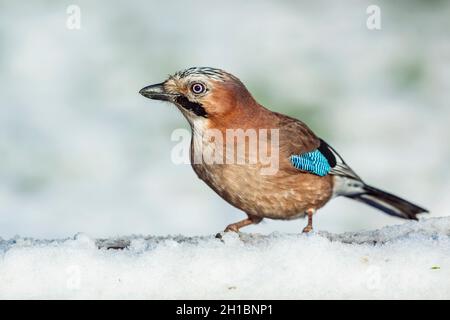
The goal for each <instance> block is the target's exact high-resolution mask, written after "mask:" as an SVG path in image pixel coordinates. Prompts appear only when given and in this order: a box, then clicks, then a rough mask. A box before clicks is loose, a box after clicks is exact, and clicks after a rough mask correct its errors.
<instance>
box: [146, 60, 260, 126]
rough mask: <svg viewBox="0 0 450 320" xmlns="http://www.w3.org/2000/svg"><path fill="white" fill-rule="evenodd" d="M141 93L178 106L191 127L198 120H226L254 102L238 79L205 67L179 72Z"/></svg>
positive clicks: (221, 71) (218, 70)
mask: <svg viewBox="0 0 450 320" xmlns="http://www.w3.org/2000/svg"><path fill="white" fill-rule="evenodd" d="M139 93H140V94H142V95H143V96H144V97H147V98H149V99H154V100H163V101H169V102H171V103H173V104H175V105H176V106H177V107H178V109H180V111H181V112H182V113H183V115H184V116H185V117H186V118H187V120H188V121H189V122H190V123H191V124H192V123H193V122H195V121H196V120H205V119H210V120H214V119H216V120H217V119H221V118H225V117H227V116H229V115H230V114H233V113H236V111H242V110H241V109H242V106H245V105H249V102H253V101H254V100H253V98H252V96H251V95H250V93H249V92H248V90H247V89H246V87H245V86H244V85H243V84H242V82H241V81H240V80H239V79H238V78H236V77H235V76H233V75H232V74H230V73H228V72H225V71H223V70H220V69H214V68H206V67H202V68H201V67H193V68H189V69H186V70H183V71H179V72H177V73H175V74H173V75H171V76H169V78H168V79H167V80H165V81H164V82H162V83H158V84H154V85H150V86H147V87H145V88H142V89H141V90H140V91H139Z"/></svg>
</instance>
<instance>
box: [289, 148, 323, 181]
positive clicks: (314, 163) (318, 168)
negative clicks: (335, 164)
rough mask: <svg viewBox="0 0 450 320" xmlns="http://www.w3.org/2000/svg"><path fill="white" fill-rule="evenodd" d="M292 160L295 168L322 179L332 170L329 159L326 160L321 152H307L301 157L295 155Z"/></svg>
mask: <svg viewBox="0 0 450 320" xmlns="http://www.w3.org/2000/svg"><path fill="white" fill-rule="evenodd" d="M290 160H291V163H292V165H293V166H294V167H295V168H297V169H299V170H303V171H307V172H310V173H313V174H315V175H318V176H321V177H323V176H326V175H327V174H328V173H329V172H330V170H331V166H330V164H329V163H328V160H327V158H325V156H324V155H323V154H322V153H321V152H320V151H319V150H314V151H311V152H306V153H303V154H300V155H295V154H294V155H292V156H291V157H290Z"/></svg>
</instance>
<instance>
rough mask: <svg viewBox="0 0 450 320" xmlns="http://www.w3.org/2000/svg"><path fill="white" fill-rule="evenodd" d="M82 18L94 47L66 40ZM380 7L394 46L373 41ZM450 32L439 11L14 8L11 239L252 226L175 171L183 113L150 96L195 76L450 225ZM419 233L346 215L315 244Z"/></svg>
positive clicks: (195, 5)
mask: <svg viewBox="0 0 450 320" xmlns="http://www.w3.org/2000/svg"><path fill="white" fill-rule="evenodd" d="M71 4H75V5H78V6H79V7H80V9H81V29H80V30H70V29H68V28H67V27H66V20H67V17H68V15H67V13H66V9H67V7H68V6H69V5H71ZM370 4H376V5H378V6H380V8H381V17H382V20H381V21H382V22H381V23H382V24H381V26H382V29H381V30H368V29H367V28H366V19H367V17H368V15H367V14H366V8H367V6H368V5H370ZM449 17H450V2H448V1H437V0H435V1H418V0H413V1H406V0H405V1H395V2H392V1H359V0H353V1H346V2H345V3H344V2H339V4H338V3H336V2H335V1H331V0H330V1H314V2H311V1H285V2H275V1H266V2H261V1H245V2H244V1H237V0H234V1H226V2H225V1H221V2H213V1H206V0H205V1H189V2H188V1H164V2H162V1H148V0H141V1H126V2H114V3H112V2H110V1H104V0H103V1H96V2H95V3H94V2H93V1H58V2H57V3H56V2H51V1H32V2H29V1H14V2H13V1H8V2H6V1H2V2H1V3H0V70H1V72H0V84H1V85H0V88H1V89H0V90H1V94H0V237H3V238H9V237H12V236H14V235H16V234H20V235H21V236H32V237H46V238H49V237H66V236H71V235H73V234H75V233H76V232H80V231H81V232H86V233H88V234H90V235H92V236H113V235H124V234H156V235H161V234H185V235H194V234H195V235H198V234H211V233H214V232H217V231H221V230H222V229H223V228H224V227H225V226H226V225H227V224H228V223H231V222H235V221H237V220H240V219H242V218H243V217H244V215H243V214H242V213H241V212H240V211H239V210H237V209H235V208H233V207H231V206H230V205H228V204H227V203H225V202H224V201H223V200H222V199H221V198H219V197H218V196H216V195H215V194H214V192H213V191H212V190H210V189H209V188H208V187H207V186H206V185H205V184H204V183H202V182H201V181H200V180H198V179H197V178H196V176H195V174H194V172H193V171H192V169H191V168H190V167H189V166H188V165H175V164H173V163H172V162H171V159H170V151H171V148H172V147H173V146H174V144H175V143H174V142H172V141H171V140H170V135H171V133H172V131H173V130H174V129H176V128H180V127H181V128H187V123H186V121H185V120H184V118H183V117H182V116H181V114H179V112H178V111H177V110H176V108H175V107H173V106H170V105H168V104H164V103H160V102H156V101H150V100H148V99H145V98H143V97H142V96H140V95H139V94H138V91H139V89H141V88H142V87H143V86H145V85H149V84H152V83H157V82H161V81H162V80H164V79H165V78H166V77H167V75H168V74H170V73H173V72H175V71H177V70H179V69H184V68H187V67H190V66H211V67H218V68H223V69H225V70H227V71H229V72H231V73H234V74H235V75H237V76H238V77H239V78H240V79H241V80H242V81H243V82H244V83H245V84H246V85H247V86H248V88H249V89H250V91H251V92H252V93H253V95H254V96H255V98H256V99H257V100H258V101H259V102H260V103H262V104H263V105H265V106H267V107H269V108H270V109H272V110H275V111H279V112H283V113H286V114H288V115H290V116H294V117H297V118H299V119H302V120H303V121H305V122H307V123H308V124H309V125H310V127H311V128H312V129H313V130H314V131H315V132H316V133H317V134H318V135H319V136H321V137H322V138H324V139H325V140H327V141H328V142H329V143H330V144H332V145H333V146H334V147H335V148H336V149H337V150H338V151H339V152H340V153H341V154H342V155H343V156H344V158H345V159H346V161H347V162H348V163H349V164H350V165H351V166H352V167H353V168H354V170H355V171H356V172H358V173H359V174H360V175H361V176H362V177H363V178H364V179H365V180H366V181H367V182H368V183H370V184H373V185H375V186H377V187H380V188H383V189H386V190H388V191H391V192H393V193H396V194H398V195H400V196H402V197H405V198H406V199H409V200H412V201H413V202H416V203H417V204H419V205H422V206H425V207H427V208H428V209H430V210H431V211H432V213H431V216H439V215H448V214H449V212H450V210H449V206H450V197H449V194H450V182H449V181H450V180H449V164H450V148H449V143H448V139H449V138H450V125H449V120H450V106H449V103H450V102H449V101H450V19H449ZM402 222H403V221H401V220H399V219H396V218H392V217H389V216H386V215H384V214H382V213H380V212H377V211H376V210H374V209H371V208H369V207H366V206H363V205H361V204H358V203H355V202H352V201H350V200H347V199H336V200H334V201H332V202H330V203H329V204H328V205H327V206H326V207H325V208H324V209H322V210H321V211H319V213H318V215H317V216H316V218H315V227H316V229H319V230H328V231H332V232H341V231H347V230H360V229H371V228H377V227H380V226H383V225H387V224H398V223H402ZM304 224H305V221H303V220H300V221H289V222H277V221H272V220H268V221H266V222H265V223H262V224H260V225H258V226H254V227H249V228H247V229H245V232H261V233H269V232H272V231H286V232H300V231H301V229H302V228H303V226H304Z"/></svg>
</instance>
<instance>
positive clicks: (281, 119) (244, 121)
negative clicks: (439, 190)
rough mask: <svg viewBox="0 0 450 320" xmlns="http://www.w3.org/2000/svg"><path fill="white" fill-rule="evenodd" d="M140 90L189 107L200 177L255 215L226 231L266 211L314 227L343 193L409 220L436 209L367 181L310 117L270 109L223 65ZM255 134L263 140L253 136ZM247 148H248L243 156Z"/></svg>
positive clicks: (194, 162) (265, 215) (195, 165)
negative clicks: (315, 127) (268, 160)
mask: <svg viewBox="0 0 450 320" xmlns="http://www.w3.org/2000/svg"><path fill="white" fill-rule="evenodd" d="M140 94H142V95H143V96H145V97H147V98H150V99H155V100H163V101H168V102H171V103H173V104H174V105H175V106H176V107H177V108H178V109H179V110H180V111H181V113H182V114H183V115H184V116H185V118H186V119H187V121H188V122H189V124H190V127H191V129H192V140H191V150H190V152H191V164H192V167H193V169H194V171H195V172H196V174H197V176H198V177H199V178H200V179H201V180H203V181H204V182H205V183H206V184H207V185H208V186H209V187H211V188H212V189H213V190H214V191H215V192H216V193H217V194H218V195H220V196H221V197H222V198H223V199H224V200H226V201H227V202H229V203H230V204H231V205H233V206H235V207H237V208H239V209H241V210H242V211H244V212H245V213H246V214H247V219H244V220H242V221H239V222H236V223H233V224H230V225H228V226H227V227H226V229H225V231H235V232H238V231H239V229H240V228H242V227H244V226H247V225H250V224H257V223H259V222H260V221H261V220H262V219H263V218H270V219H284V220H289V219H296V218H300V217H305V215H306V216H307V217H308V224H307V226H306V227H305V228H304V229H303V232H309V231H311V230H312V217H313V214H314V213H315V212H316V210H317V209H319V208H321V207H323V206H324V205H325V204H326V203H327V202H328V201H329V200H330V199H332V198H333V197H336V196H344V197H347V198H350V199H353V200H356V201H359V202H363V203H366V204H368V205H370V206H372V207H375V208H377V209H379V210H381V211H383V212H385V213H387V214H389V215H392V216H396V217H400V218H404V219H414V220H417V217H416V216H417V214H419V213H424V212H428V211H427V210H426V209H424V208H421V207H419V206H417V205H415V204H412V203H410V202H408V201H406V200H404V199H401V198H399V197H397V196H395V195H393V194H390V193H388V192H385V191H382V190H380V189H377V188H374V187H372V186H369V185H367V184H366V183H365V182H364V181H363V180H362V179H361V178H360V177H359V176H358V175H357V174H356V173H355V172H354V171H353V170H352V169H351V168H350V167H349V166H348V165H347V164H346V163H345V161H344V160H343V159H342V157H341V156H340V155H339V154H338V153H337V152H336V151H335V149H334V148H332V147H331V146H330V145H328V144H327V143H326V142H325V141H324V140H322V139H320V138H318V137H317V136H316V135H315V134H314V133H313V132H312V131H311V129H310V128H308V126H307V125H306V124H305V123H303V122H301V121H299V120H297V119H294V118H291V117H288V116H286V115H283V114H280V113H277V112H273V111H270V110H268V109H266V108H265V107H263V106H262V105H260V104H259V103H258V102H256V101H255V99H254V98H253V97H252V95H251V94H250V92H249V91H248V90H247V88H246V87H245V86H244V84H243V83H242V82H241V81H240V80H239V79H238V78H237V77H235V76H233V75H232V74H230V73H227V72H225V71H223V70H220V69H214V68H206V67H193V68H189V69H186V70H183V71H179V72H177V73H175V74H174V75H172V76H169V78H168V79H167V80H165V81H164V82H162V83H159V84H155V85H151V86H147V87H145V88H143V89H141V90H140ZM264 130H265V131H264ZM229 132H231V133H234V135H228V133H229ZM236 132H238V133H240V134H242V133H243V134H244V137H243V138H242V137H239V134H237V135H236V134H235V133H236ZM261 132H264V133H265V134H260V133H261ZM269 132H270V135H269V134H268V133H269ZM252 133H255V134H253V135H252ZM230 137H231V138H230ZM252 137H253V138H255V137H256V140H257V141H256V142H255V141H254V140H253V142H252V141H250V140H252V139H251V138H252ZM227 138H228V139H227ZM236 138H237V139H236ZM230 139H231V141H230ZM227 140H228V141H227ZM263 140H264V141H263ZM247 141H249V143H250V144H252V143H253V145H256V152H255V150H253V151H251V149H252V145H245V144H246V143H247ZM267 146H268V147H267ZM240 147H241V148H242V149H241V151H242V150H244V151H243V152H241V153H240V154H239V152H237V155H236V152H234V151H235V150H236V149H239V148H240ZM263 147H265V148H266V149H264V150H266V151H267V153H266V152H265V151H264V150H262V149H263ZM231 149H233V150H231ZM230 150H231V151H232V152H229V151H230ZM261 151H263V152H261ZM199 153H200V154H199ZM263 154H264V155H265V156H268V155H269V157H276V159H275V160H276V161H274V162H273V163H275V164H276V168H275V170H268V171H267V172H263V170H264V169H267V163H266V162H263V161H262V157H259V158H258V155H259V156H262V155H263ZM205 155H209V157H206V156H205ZM211 157H212V158H213V159H212V160H213V161H211ZM242 157H243V158H244V159H242ZM206 158H209V159H206ZM221 160H222V161H221ZM273 163H272V164H273ZM272 169H273V168H272Z"/></svg>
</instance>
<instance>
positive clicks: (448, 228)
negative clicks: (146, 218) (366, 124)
mask: <svg viewBox="0 0 450 320" xmlns="http://www.w3.org/2000/svg"><path fill="white" fill-rule="evenodd" d="M123 245H127V246H128V247H127V248H125V249H124V250H112V249H107V248H108V247H115V246H123ZM99 247H100V248H99ZM0 298H3V299H5V298H6V299H9V298H62V299H78V298H88V299H91V298H101V299H108V298H126V299H131V298H145V299H155V298H168V299H175V298H185V299H187V298H192V299H197V298H207V299H215V298H230V299H238V298H256V299H259V298H261V299H262V298H268V299H272V298H273V299H278V298H284V299H305V298H306V299H315V298H325V299H334V298H344V299H358V298H375V299H381V298H390V299H402V298H406V299H414V298H425V299H432V298H437V299H449V298H450V217H446V218H429V219H425V220H422V221H421V222H418V223H416V222H407V223H405V224H402V225H399V226H390V227H386V228H383V229H381V230H376V231H368V232H362V233H345V234H331V233H327V232H318V233H313V234H309V235H303V234H276V233H274V234H271V235H268V236H267V235H258V234H245V233H243V234H241V235H240V237H239V236H238V235H237V234H226V235H224V236H223V238H222V240H219V239H216V238H215V237H214V236H207V237H183V236H168V237H142V236H132V237H126V238H121V239H106V240H98V239H97V240H95V239H92V238H90V237H89V236H87V235H84V234H78V235H77V236H75V237H74V238H73V239H65V240H33V239H25V238H20V237H17V238H14V239H11V240H1V239H0Z"/></svg>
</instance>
